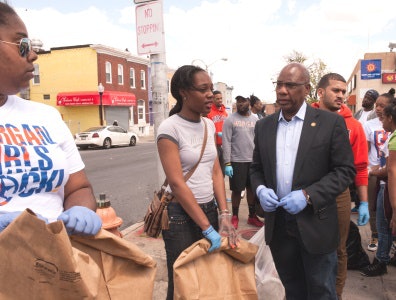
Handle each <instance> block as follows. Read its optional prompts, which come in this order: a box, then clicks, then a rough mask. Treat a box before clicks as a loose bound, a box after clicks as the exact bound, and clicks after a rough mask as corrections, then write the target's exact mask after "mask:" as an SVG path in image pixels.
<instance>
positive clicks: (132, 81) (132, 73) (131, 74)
mask: <svg viewBox="0 0 396 300" xmlns="http://www.w3.org/2000/svg"><path fill="white" fill-rule="evenodd" d="M129 86H130V87H131V88H133V89H134V88H135V87H136V86H135V69H134V68H130V69H129Z"/></svg>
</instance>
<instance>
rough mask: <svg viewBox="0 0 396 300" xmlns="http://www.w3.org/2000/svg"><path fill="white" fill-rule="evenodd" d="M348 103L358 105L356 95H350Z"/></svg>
mask: <svg viewBox="0 0 396 300" xmlns="http://www.w3.org/2000/svg"><path fill="white" fill-rule="evenodd" d="M347 104H348V105H356V95H350V96H349V97H348V99H347Z"/></svg>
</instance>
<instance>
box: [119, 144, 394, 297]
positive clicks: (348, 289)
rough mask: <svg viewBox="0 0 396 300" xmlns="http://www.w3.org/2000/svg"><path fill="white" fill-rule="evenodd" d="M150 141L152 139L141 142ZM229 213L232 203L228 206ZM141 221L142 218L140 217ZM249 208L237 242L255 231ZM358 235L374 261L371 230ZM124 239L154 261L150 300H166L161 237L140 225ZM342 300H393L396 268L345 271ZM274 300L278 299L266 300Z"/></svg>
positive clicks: (244, 204) (243, 210)
mask: <svg viewBox="0 0 396 300" xmlns="http://www.w3.org/2000/svg"><path fill="white" fill-rule="evenodd" d="M141 141H142V142H144V141H149V142H151V141H153V139H152V138H151V139H150V138H146V139H143V140H141ZM225 183H226V193H227V198H231V192H230V190H229V185H228V179H227V178H226V179H225ZM228 208H229V209H230V210H231V203H228ZM142 217H143V216H142ZM247 217H248V207H247V202H246V198H244V199H242V201H241V205H240V210H239V228H238V230H237V231H238V234H239V236H240V238H243V239H246V240H248V239H250V238H251V237H252V236H253V235H254V233H256V232H257V230H258V228H257V227H253V226H251V225H248V224H247ZM351 219H352V220H353V221H355V223H356V219H357V215H356V214H353V215H352V216H351ZM359 230H360V235H361V238H362V246H363V248H364V249H365V250H366V252H367V253H368V255H369V257H370V260H371V261H372V260H373V258H374V252H370V251H367V245H368V243H369V241H370V237H371V231H370V226H369V225H368V224H367V225H365V226H360V227H359ZM121 233H122V235H123V238H124V239H126V240H128V241H131V242H133V243H134V244H135V245H137V246H138V247H140V249H142V250H143V251H144V252H145V253H147V254H149V255H151V256H152V257H153V259H154V260H156V261H157V275H156V278H155V284H154V293H153V300H164V299H166V290H167V281H168V278H167V267H166V254H165V247H164V241H163V240H162V238H161V237H159V238H158V239H154V238H150V237H147V236H146V235H145V233H144V232H143V221H142V222H138V223H136V224H133V225H132V226H130V227H128V228H126V229H124V230H123V231H122V232H121ZM343 299H344V300H391V299H396V267H393V266H388V273H387V274H385V275H383V276H378V277H365V276H363V275H361V274H360V272H359V271H348V275H347V280H346V285H345V289H344V293H343ZM269 300H277V299H269Z"/></svg>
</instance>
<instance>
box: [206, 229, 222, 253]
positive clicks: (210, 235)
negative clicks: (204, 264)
mask: <svg viewBox="0 0 396 300" xmlns="http://www.w3.org/2000/svg"><path fill="white" fill-rule="evenodd" d="M202 234H203V236H204V237H205V238H206V239H207V240H209V241H210V243H211V244H212V246H211V247H210V248H209V250H208V252H212V251H213V250H216V249H218V248H220V245H221V236H220V234H219V233H218V232H217V231H216V230H215V229H214V228H213V226H212V225H210V227H209V228H208V229H206V230H204V231H202Z"/></svg>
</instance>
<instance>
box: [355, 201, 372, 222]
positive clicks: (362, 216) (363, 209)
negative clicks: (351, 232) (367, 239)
mask: <svg viewBox="0 0 396 300" xmlns="http://www.w3.org/2000/svg"><path fill="white" fill-rule="evenodd" d="M369 219H370V213H369V209H368V203H367V202H360V205H359V218H358V221H357V224H358V226H363V225H366V224H367V222H368V221H369Z"/></svg>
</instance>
